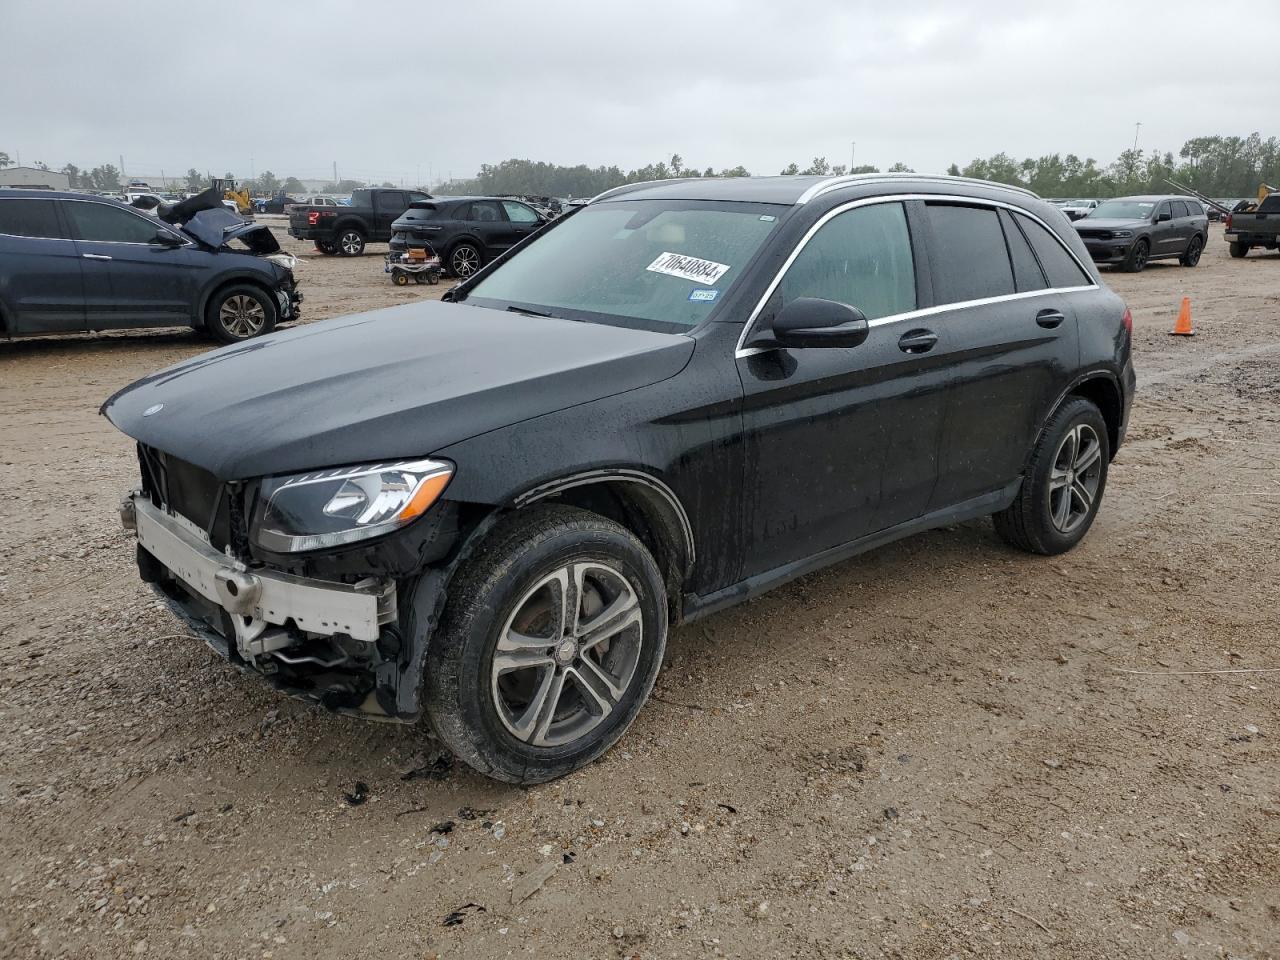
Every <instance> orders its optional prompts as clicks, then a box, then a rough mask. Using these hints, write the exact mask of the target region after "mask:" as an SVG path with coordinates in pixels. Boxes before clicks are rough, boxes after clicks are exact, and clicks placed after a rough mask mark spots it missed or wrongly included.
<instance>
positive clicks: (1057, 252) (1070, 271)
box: [1016, 214, 1093, 287]
mask: <svg viewBox="0 0 1280 960" xmlns="http://www.w3.org/2000/svg"><path fill="white" fill-rule="evenodd" d="M1016 219H1017V221H1018V226H1020V227H1022V232H1023V233H1025V234H1026V235H1027V239H1028V240H1030V241H1031V249H1033V250H1034V251H1035V252H1036V259H1038V260H1039V261H1040V266H1042V267H1044V275H1045V276H1046V277H1048V278H1049V286H1051V287H1083V286H1088V285H1090V284H1092V283H1093V278H1092V277H1090V276H1089V275H1088V274H1087V273H1085V272H1084V270H1082V269H1081V268H1080V265H1079V264H1078V263H1076V261H1075V259H1074V258H1073V257H1072V256H1071V254H1069V253H1067V251H1066V248H1065V247H1063V246H1062V241H1060V240H1058V239H1057V238H1056V237H1055V236H1053V235H1052V234H1051V233H1050V232H1049V231H1048V230H1046V229H1045V228H1044V227H1042V226H1040V224H1038V223H1036V222H1035V221H1034V220H1032V219H1031V218H1030V217H1025V216H1023V215H1022V214H1018V215H1017V217H1016Z"/></svg>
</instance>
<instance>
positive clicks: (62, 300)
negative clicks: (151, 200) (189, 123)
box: [0, 190, 302, 343]
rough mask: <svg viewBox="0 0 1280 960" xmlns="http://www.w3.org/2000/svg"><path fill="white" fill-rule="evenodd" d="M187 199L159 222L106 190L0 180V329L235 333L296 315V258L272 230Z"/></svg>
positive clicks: (228, 339) (227, 338)
mask: <svg viewBox="0 0 1280 960" xmlns="http://www.w3.org/2000/svg"><path fill="white" fill-rule="evenodd" d="M186 204H187V205H189V207H188V209H189V210H190V212H189V213H188V212H187V211H184V210H179V213H178V216H177V217H174V216H171V215H170V213H169V210H165V211H162V214H161V215H162V216H169V217H170V219H171V220H175V221H179V220H180V222H169V223H166V222H164V221H163V220H161V219H158V218H157V217H155V216H152V215H150V214H147V213H144V212H142V211H141V210H138V209H136V208H134V207H131V206H128V205H126V204H124V203H121V202H119V201H116V200H108V199H106V198H103V197H94V196H89V195H87V194H78V193H55V192H50V191H47V190H0V336H5V337H16V336H34V335H40V334H54V333H85V332H89V331H96V330H123V329H130V328H135V327H174V326H190V327H194V328H196V329H198V330H204V331H206V332H207V333H208V334H209V335H211V336H213V337H214V338H215V339H218V340H221V341H223V342H224V343H235V342H238V341H241V340H248V339H250V338H252V337H256V336H260V335H261V334H264V333H269V332H270V331H271V329H272V328H273V327H274V326H275V325H276V323H277V322H278V321H281V320H292V319H295V318H296V317H297V316H298V313H299V303H300V301H301V300H302V295H301V294H300V293H299V292H298V286H297V283H296V282H295V281H294V277H293V270H292V266H291V265H292V262H293V258H292V257H291V256H289V255H288V254H283V253H281V252H280V245H279V243H277V242H276V239H275V237H274V236H273V235H272V233H271V231H270V230H269V229H268V228H267V227H265V226H262V225H261V224H256V223H250V222H248V221H245V220H242V219H241V218H240V217H239V216H237V215H236V214H234V213H232V212H231V211H229V210H226V209H224V208H223V207H222V205H221V201H220V200H219V201H218V202H217V204H216V209H210V208H209V207H210V205H209V204H201V203H199V202H197V203H192V201H186ZM175 209H176V208H175Z"/></svg>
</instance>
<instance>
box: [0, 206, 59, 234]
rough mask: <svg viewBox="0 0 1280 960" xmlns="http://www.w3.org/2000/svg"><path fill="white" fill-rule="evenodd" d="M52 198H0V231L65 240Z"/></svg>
mask: <svg viewBox="0 0 1280 960" xmlns="http://www.w3.org/2000/svg"><path fill="white" fill-rule="evenodd" d="M53 204H54V202H53V201H52V200H0V233H7V234H8V235H9V236H11V237H41V238H45V239H51V240H65V239H66V238H67V237H66V234H65V233H63V231H62V228H61V227H60V226H59V225H58V212H57V210H55V209H54V205H53Z"/></svg>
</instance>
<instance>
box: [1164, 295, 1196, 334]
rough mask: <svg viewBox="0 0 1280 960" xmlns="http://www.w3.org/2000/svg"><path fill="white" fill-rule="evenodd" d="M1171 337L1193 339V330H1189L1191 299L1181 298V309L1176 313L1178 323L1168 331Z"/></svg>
mask: <svg viewBox="0 0 1280 960" xmlns="http://www.w3.org/2000/svg"><path fill="white" fill-rule="evenodd" d="M1169 334H1170V335H1171V336H1175V337H1194V336H1195V335H1196V332H1195V330H1193V329H1192V328H1191V298H1190V297H1183V298H1182V309H1181V310H1179V311H1178V322H1177V323H1175V324H1174V325H1173V329H1172V330H1170V331H1169Z"/></svg>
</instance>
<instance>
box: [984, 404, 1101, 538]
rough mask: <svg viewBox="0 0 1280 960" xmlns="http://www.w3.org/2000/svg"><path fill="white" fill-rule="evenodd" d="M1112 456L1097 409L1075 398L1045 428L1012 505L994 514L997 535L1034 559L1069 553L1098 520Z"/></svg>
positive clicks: (1058, 411)
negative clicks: (1037, 554) (1038, 555)
mask: <svg viewBox="0 0 1280 960" xmlns="http://www.w3.org/2000/svg"><path fill="white" fill-rule="evenodd" d="M1110 460H1111V451H1110V447H1109V441H1108V439H1107V423H1106V421H1105V420H1103V418H1102V414H1101V413H1100V412H1099V410H1098V408H1097V407H1096V406H1094V405H1093V404H1092V403H1091V402H1089V401H1088V400H1085V399H1084V398H1083V397H1073V398H1071V399H1069V400H1068V401H1067V402H1066V403H1064V404H1063V405H1062V406H1061V407H1059V408H1058V410H1057V412H1056V413H1055V414H1054V415H1053V416H1052V417H1050V418H1049V422H1048V423H1047V424H1045V428H1044V431H1043V432H1042V433H1041V434H1040V439H1039V440H1038V441H1037V442H1036V447H1035V450H1034V451H1033V453H1032V454H1031V460H1030V463H1029V464H1028V466H1027V471H1026V474H1025V475H1024V477H1023V479H1022V486H1021V488H1020V489H1019V490H1018V496H1017V497H1016V498H1015V499H1014V501H1013V503H1012V504H1011V505H1010V506H1009V507H1007V508H1006V509H1004V510H1001V511H1000V512H999V513H997V514H994V516H993V519H994V520H995V525H996V532H997V533H998V534H1000V536H1001V538H1003V539H1004V540H1005V541H1006V542H1007V543H1009V544H1012V545H1013V546H1015V547H1017V548H1018V549H1020V550H1026V551H1028V552H1030V553H1041V554H1049V555H1052V554H1056V553H1065V552H1066V551H1068V550H1070V549H1071V548H1072V547H1074V546H1075V545H1076V544H1077V543H1079V542H1080V541H1081V540H1083V539H1084V535H1085V534H1086V533H1088V532H1089V527H1090V526H1092V525H1093V520H1094V518H1095V517H1096V516H1097V515H1098V507H1099V506H1100V505H1101V504H1102V493H1103V490H1104V489H1105V488H1106V485H1107V466H1108V464H1109V463H1110Z"/></svg>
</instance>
